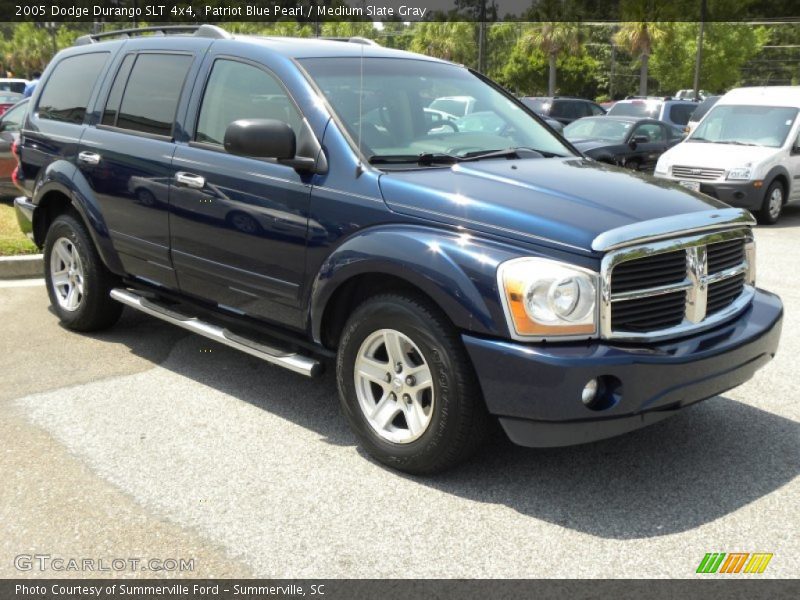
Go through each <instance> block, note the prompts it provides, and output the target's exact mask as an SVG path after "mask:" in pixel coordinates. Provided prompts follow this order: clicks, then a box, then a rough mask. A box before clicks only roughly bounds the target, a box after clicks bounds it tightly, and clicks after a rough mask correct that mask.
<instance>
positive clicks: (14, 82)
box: [0, 77, 28, 94]
mask: <svg viewBox="0 0 800 600" xmlns="http://www.w3.org/2000/svg"><path fill="white" fill-rule="evenodd" d="M27 86H28V80H27V79H9V78H5V77H3V78H0V92H15V93H17V94H24V93H25V88H26V87H27Z"/></svg>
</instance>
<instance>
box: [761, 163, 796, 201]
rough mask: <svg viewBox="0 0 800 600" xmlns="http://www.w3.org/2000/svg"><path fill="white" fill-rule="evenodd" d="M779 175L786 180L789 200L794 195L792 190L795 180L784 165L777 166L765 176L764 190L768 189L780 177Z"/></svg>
mask: <svg viewBox="0 0 800 600" xmlns="http://www.w3.org/2000/svg"><path fill="white" fill-rule="evenodd" d="M779 175H782V176H783V178H784V179H785V180H786V187H787V189H786V199H788V198H789V197H790V196H791V195H792V189H791V188H792V184H793V180H792V176H791V174H790V173H789V171H788V169H787V168H786V167H785V166H784V165H775V166H773V167H772V168H771V169H770V170H769V171H767V174H766V175H764V177H763V179H764V189H766V188H768V187H769V186H770V184H771V183H772V182H773V181H775V178H776V177H778V176H779Z"/></svg>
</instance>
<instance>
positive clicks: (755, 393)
mask: <svg viewBox="0 0 800 600" xmlns="http://www.w3.org/2000/svg"><path fill="white" fill-rule="evenodd" d="M756 238H757V244H758V281H759V285H760V286H762V287H764V288H767V289H769V290H771V291H774V292H777V293H778V294H780V295H781V296H782V298H783V301H784V303H785V308H786V317H785V321H784V329H783V338H782V342H781V347H780V350H779V354H778V356H777V357H776V359H775V360H774V361H773V362H772V363H771V364H769V365H768V366H767V367H766V368H765V369H763V370H762V371H761V372H759V373H758V374H757V375H756V377H755V378H754V379H753V380H751V381H750V382H748V383H747V384H745V385H743V386H741V387H739V388H737V389H735V390H732V391H730V392H728V393H726V394H725V395H724V396H721V397H717V398H714V399H711V400H708V401H707V402H704V403H701V404H700V405H698V406H695V407H693V408H691V409H688V410H687V411H685V412H684V414H681V415H679V416H677V417H675V418H673V419H670V420H667V421H665V422H662V423H659V424H657V425H654V426H652V427H650V428H648V429H644V430H641V431H639V432H636V433H633V434H630V435H627V436H624V437H620V438H616V439H612V440H608V441H603V442H598V443H594V444H589V445H585V446H579V447H573V448H561V449H547V450H531V449H523V448H518V447H515V446H513V445H511V444H510V443H508V442H506V441H504V440H503V439H496V440H494V441H493V442H492V443H491V444H490V445H489V447H487V448H485V449H484V451H483V452H482V454H481V455H480V456H478V457H477V458H476V459H475V460H473V461H472V462H470V463H469V464H467V465H465V466H463V467H461V468H460V469H458V470H455V471H452V472H449V473H447V474H445V475H442V476H437V477H433V478H426V479H422V478H412V477H408V476H403V475H399V474H397V473H394V472H392V471H389V470H387V469H385V468H383V467H381V466H379V465H378V464H376V463H374V462H372V461H371V460H369V459H368V458H367V457H366V456H364V455H363V453H362V452H361V451H360V450H359V449H358V448H357V447H356V446H355V443H354V438H353V436H352V435H351V434H350V432H349V431H348V429H347V427H346V424H345V422H344V419H343V418H342V417H341V416H340V415H339V409H338V403H337V399H336V392H335V387H334V383H333V378H332V376H331V375H330V374H328V375H327V376H325V377H324V378H322V379H321V380H307V379H304V378H302V377H300V376H297V375H293V374H292V373H289V372H286V371H283V370H280V369H278V368H274V367H270V366H268V365H266V364H264V363H262V362H260V361H258V360H256V359H254V358H251V357H249V356H246V355H244V354H240V353H237V352H236V351H234V350H230V349H227V348H225V347H222V346H219V345H216V344H213V343H211V342H209V341H207V340H205V339H203V338H200V337H197V336H193V335H189V334H186V333H184V332H183V331H182V330H179V329H177V328H174V327H172V326H170V325H167V324H164V323H161V322H159V321H156V320H155V319H152V318H149V317H146V316H143V315H139V314H134V313H132V312H126V313H125V315H124V316H123V319H122V320H121V321H120V323H119V324H118V325H117V326H116V327H115V328H114V329H112V330H110V331H108V332H104V333H102V334H97V335H89V336H84V335H77V334H73V333H69V332H67V331H66V330H64V329H62V328H61V327H60V326H59V325H58V324H57V321H56V318H55V316H54V315H53V314H52V313H51V312H50V310H49V308H48V301H47V296H46V292H45V289H44V286H43V285H42V284H41V282H37V281H31V282H22V283H20V282H15V283H13V284H8V283H6V284H2V285H1V286H0V319H2V323H3V325H2V327H3V335H2V352H0V356H2V364H3V366H4V368H3V377H2V381H1V382H0V440H2V442H3V443H2V447H1V448H0V481H1V482H2V485H0V515H1V518H0V520H1V521H2V524H3V535H2V536H0V577H18V576H33V577H42V576H49V577H56V576H59V577H60V576H86V575H89V576H92V573H80V572H60V573H54V572H46V573H41V572H38V571H36V570H32V571H25V572H20V571H18V570H16V569H15V566H14V557H15V556H18V555H20V554H34V553H38V554H49V555H52V556H60V557H65V558H69V557H76V558H84V557H88V558H98V559H99V558H114V557H126V558H127V557H147V558H152V557H155V558H162V559H165V558H186V559H188V558H194V559H195V569H194V571H193V572H185V573H172V575H185V576H193V577H237V576H258V577H692V576H695V569H696V567H697V565H698V564H699V562H700V560H701V559H702V558H703V556H704V554H705V553H706V552H736V551H740V552H771V553H773V554H774V558H773V559H772V562H771V563H770V564H769V567H768V569H767V570H766V572H765V573H764V574H763V575H759V576H758V577H796V576H797V573H798V572H800V538H798V536H797V531H798V528H799V527H798V525H799V524H798V511H797V506H798V503H799V501H800V483H798V478H797V475H798V472H800V402H799V400H800V391H798V384H800V380H798V376H797V373H798V369H797V366H796V357H797V356H798V355H800V286H798V283H799V282H800V261H798V260H797V253H798V250H799V249H800V208H797V207H795V208H789V209H787V211H786V214H785V216H784V217H783V219H782V220H781V222H780V223H779V224H778V225H777V226H773V227H769V228H759V229H758V230H757V233H756ZM112 574H116V575H119V574H120V573H94V576H100V575H112ZM121 574H123V575H126V576H153V575H158V573H154V572H152V571H149V572H147V571H136V572H127V571H126V572H124V573H121ZM706 577H708V576H706ZM739 577H741V575H740V576H739Z"/></svg>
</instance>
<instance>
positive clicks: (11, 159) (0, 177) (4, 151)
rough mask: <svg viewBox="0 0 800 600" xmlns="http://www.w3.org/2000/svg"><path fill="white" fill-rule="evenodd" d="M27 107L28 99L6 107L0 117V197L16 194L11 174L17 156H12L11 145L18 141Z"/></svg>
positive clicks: (15, 165) (14, 167) (16, 190)
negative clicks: (8, 107)
mask: <svg viewBox="0 0 800 600" xmlns="http://www.w3.org/2000/svg"><path fill="white" fill-rule="evenodd" d="M27 109H28V99H27V98H26V99H25V100H23V101H22V102H20V103H19V104H16V105H15V106H13V107H11V108H10V109H8V110H7V111H6V112H5V114H4V115H3V116H2V117H0V197H6V196H15V195H18V193H19V190H18V189H17V188H16V187H15V186H14V182H13V181H12V174H13V173H14V169H16V168H17V157H16V156H14V152H13V145H14V143H16V142H17V141H19V130H20V127H21V126H22V121H23V119H24V118H25V111H26V110H27Z"/></svg>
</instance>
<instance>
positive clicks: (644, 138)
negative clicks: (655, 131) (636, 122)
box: [631, 135, 650, 146]
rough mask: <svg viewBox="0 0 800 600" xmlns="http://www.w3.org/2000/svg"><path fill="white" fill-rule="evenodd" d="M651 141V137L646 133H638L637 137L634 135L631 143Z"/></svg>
mask: <svg viewBox="0 0 800 600" xmlns="http://www.w3.org/2000/svg"><path fill="white" fill-rule="evenodd" d="M649 141H650V138H649V137H647V136H646V135H637V136H636V137H634V138H633V139H632V140H631V144H633V145H634V146H635V145H636V144H646V143H648V142H649Z"/></svg>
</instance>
